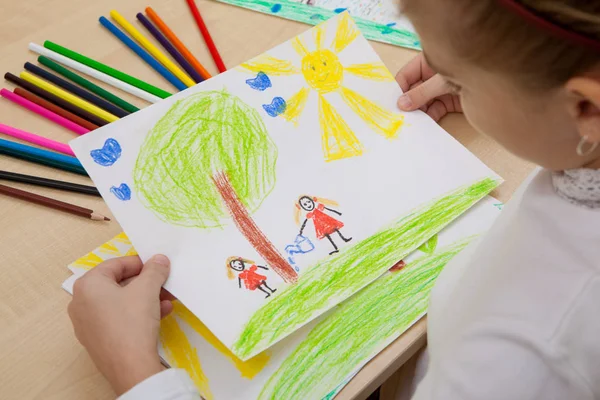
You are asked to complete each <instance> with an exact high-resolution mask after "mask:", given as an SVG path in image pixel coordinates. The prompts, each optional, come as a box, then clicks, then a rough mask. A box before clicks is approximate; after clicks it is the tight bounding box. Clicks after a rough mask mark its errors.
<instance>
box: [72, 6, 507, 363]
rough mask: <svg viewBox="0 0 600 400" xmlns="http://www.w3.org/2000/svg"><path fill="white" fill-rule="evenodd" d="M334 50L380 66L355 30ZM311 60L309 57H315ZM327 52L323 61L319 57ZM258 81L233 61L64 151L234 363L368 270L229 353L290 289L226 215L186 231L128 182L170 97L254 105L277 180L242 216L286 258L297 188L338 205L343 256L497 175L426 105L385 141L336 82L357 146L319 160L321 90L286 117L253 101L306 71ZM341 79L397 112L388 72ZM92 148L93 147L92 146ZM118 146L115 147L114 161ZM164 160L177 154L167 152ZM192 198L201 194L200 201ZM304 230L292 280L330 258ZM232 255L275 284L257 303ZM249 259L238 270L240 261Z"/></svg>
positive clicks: (266, 99) (328, 39)
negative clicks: (163, 260) (160, 264)
mask: <svg viewBox="0 0 600 400" xmlns="http://www.w3.org/2000/svg"><path fill="white" fill-rule="evenodd" d="M344 18H347V15H346V14H345V13H343V14H340V16H338V17H335V18H332V19H331V20H329V21H327V22H326V23H324V24H323V26H321V27H317V28H313V29H311V30H309V31H308V32H306V33H304V34H302V35H300V38H301V39H302V42H303V43H304V45H305V46H306V48H307V51H308V52H314V51H315V40H316V39H315V37H318V36H319V35H318V33H322V34H323V35H322V38H323V40H322V46H324V47H323V48H329V47H330V45H331V43H333V42H334V41H335V38H336V34H337V33H338V31H339V27H338V25H340V26H341V24H342V23H344V21H346V20H345V19H344ZM349 24H351V22H349ZM352 29H355V28H354V27H353V25H350V30H352ZM268 54H269V55H270V56H272V57H276V58H277V59H281V60H289V61H291V64H292V65H293V66H294V68H296V69H298V70H299V69H300V68H301V64H302V58H301V57H300V55H299V54H298V53H297V52H296V51H295V50H294V48H293V46H292V45H291V42H287V43H284V44H283V45H281V46H278V47H276V48H274V49H272V50H271V51H269V52H268ZM311 54H314V53H311ZM336 57H338V58H339V61H340V63H341V64H342V65H343V66H345V67H346V68H348V67H349V66H351V65H357V64H365V63H375V64H376V65H377V64H379V63H381V61H380V59H379V57H378V56H377V55H376V53H375V52H374V51H373V49H372V48H371V47H370V45H369V44H368V42H367V41H366V40H365V39H364V38H363V37H362V36H360V35H359V36H358V37H357V38H356V39H355V40H354V41H352V42H351V43H349V44H348V45H347V47H345V48H344V49H343V50H341V51H340V52H339V54H337V55H336ZM321 58H322V57H321ZM321 58H319V57H317V60H320V59H321ZM327 60H328V59H325V58H323V60H321V61H322V62H325V61H327ZM305 66H306V65H305ZM321 72H323V71H321ZM325 72H326V71H325ZM256 77H258V76H257V74H256V72H251V71H249V69H248V68H236V69H232V70H230V71H228V72H225V73H223V74H221V75H219V76H217V77H215V78H213V79H210V80H208V81H206V82H204V83H202V84H199V85H197V86H194V87H192V88H190V89H188V90H185V91H184V92H181V93H178V94H176V95H174V96H172V97H170V98H168V99H166V100H164V101H162V102H160V103H157V104H155V105H152V106H150V107H148V108H146V109H144V110H141V111H139V112H137V113H135V114H133V115H130V116H128V117H126V118H123V119H121V120H119V121H117V122H114V123H112V124H110V125H107V126H105V127H103V128H100V129H98V130H96V131H94V132H91V133H89V134H87V135H84V136H82V137H80V138H78V139H76V140H74V141H72V142H71V146H72V148H73V150H74V151H75V153H76V154H77V156H78V158H79V159H80V160H81V162H82V164H83V165H84V167H85V168H86V170H87V171H88V173H89V175H90V177H91V178H92V179H93V180H94V182H95V184H96V186H97V187H98V189H99V191H100V192H101V194H102V196H103V197H104V199H105V200H106V202H107V204H108V205H109V207H110V208H111V210H112V212H113V214H114V215H115V216H116V218H117V219H118V221H119V223H120V224H121V226H122V227H123V229H124V231H125V232H126V233H127V235H128V236H129V238H130V239H131V241H132V242H133V244H134V246H135V248H136V249H137V251H138V252H139V254H140V256H141V258H142V260H144V261H145V260H147V259H148V258H150V257H151V256H152V255H154V254H157V253H162V254H165V255H167V256H168V257H169V258H170V259H171V262H172V272H171V277H170V279H169V280H168V282H167V283H166V285H165V288H166V289H168V290H169V291H170V292H171V293H173V294H174V295H175V296H176V297H178V298H179V299H180V300H181V301H182V303H183V304H185V305H186V307H187V308H189V309H190V310H191V311H192V312H193V313H194V314H195V315H196V316H198V317H199V318H200V319H201V320H202V321H203V322H204V323H205V324H206V325H207V326H208V327H209V329H210V330H211V331H212V332H213V333H214V334H215V335H216V336H217V337H218V338H219V339H220V340H221V341H222V342H223V343H224V344H225V345H226V346H227V347H229V348H233V349H234V352H235V353H236V354H238V355H239V356H240V357H241V358H243V359H246V358H248V357H250V356H252V355H254V354H257V353H258V352H260V351H262V350H264V349H265V348H268V347H269V346H271V345H273V344H274V343H276V342H277V341H278V340H281V339H282V338H283V337H285V335H287V334H289V333H291V332H293V331H294V330H296V329H298V328H300V327H301V326H302V325H304V324H306V323H308V322H309V321H310V320H311V319H314V318H316V317H318V316H319V315H321V314H322V313H324V312H325V311H327V309H329V308H331V307H333V306H334V305H335V304H338V303H339V302H341V301H343V300H344V299H345V298H347V297H348V296H349V295H351V294H352V292H356V291H357V290H359V289H360V288H362V287H364V286H365V285H367V284H368V283H369V282H371V281H372V280H373V279H375V278H376V277H377V276H373V277H372V278H369V280H365V281H364V282H363V281H360V282H356V287H354V286H352V287H350V288H347V290H346V292H348V293H344V294H343V295H338V294H335V295H332V294H331V293H322V294H321V295H323V296H326V295H330V298H329V300H328V301H326V302H325V303H324V304H323V305H321V306H319V307H318V308H317V309H315V310H314V312H312V313H311V314H310V315H309V316H307V317H306V318H305V319H303V320H302V321H301V322H299V323H294V324H293V325H290V326H289V327H287V328H286V329H287V330H285V331H283V330H282V332H284V333H281V334H279V336H277V337H275V338H273V339H268V340H267V339H265V342H261V343H260V344H258V345H256V346H254V347H252V348H251V349H246V350H247V351H246V352H245V353H242V352H241V351H239V350H236V347H235V344H236V342H237V341H239V340H240V335H241V333H242V331H243V330H244V326H245V325H246V324H247V323H248V322H249V321H250V319H251V318H252V317H253V315H254V314H255V313H256V312H257V310H259V309H260V308H261V307H263V306H265V305H266V304H267V302H272V301H277V298H278V296H281V295H282V293H284V292H285V291H286V290H292V286H293V285H292V286H289V285H286V284H284V282H283V281H282V279H281V278H280V277H279V276H278V275H277V274H276V273H274V271H273V268H272V265H269V264H268V263H267V262H266V261H265V260H264V259H263V258H262V257H261V256H260V255H259V254H258V253H257V251H256V250H255V248H254V247H253V246H252V245H251V244H250V243H249V242H248V241H247V240H246V238H245V237H244V235H242V234H241V233H240V230H239V229H238V228H237V227H236V225H235V224H234V223H233V221H232V220H230V219H229V220H228V219H225V220H223V221H224V222H223V224H224V226H223V227H222V228H215V229H199V228H196V227H185V226H181V224H180V225H176V224H173V223H168V222H165V217H164V215H160V213H158V212H156V211H153V210H151V209H149V208H147V207H145V206H144V204H143V203H142V200H141V199H140V196H139V193H138V190H137V188H136V186H135V185H134V180H133V175H134V171H135V168H136V160H137V159H138V154H139V153H140V149H141V148H142V145H143V143H144V140H145V139H146V137H147V135H148V132H150V131H151V130H152V129H153V127H154V126H155V125H156V124H157V122H158V121H159V120H160V119H161V117H163V116H164V115H165V114H167V112H168V111H169V110H170V109H171V107H172V106H173V105H174V103H176V102H177V101H178V100H182V99H187V98H190V96H193V95H195V94H199V93H206V92H211V91H227V93H229V94H233V95H235V96H236V97H237V98H238V99H239V100H240V101H242V102H243V103H245V104H247V105H249V106H250V107H252V108H253V109H255V110H256V111H257V112H258V115H260V118H261V119H262V120H263V122H264V125H265V126H266V129H267V131H268V135H269V136H270V138H271V140H272V141H273V143H274V145H275V146H276V147H277V152H278V154H277V162H276V175H277V178H276V184H275V186H274V187H273V189H272V191H271V192H270V193H269V194H268V195H267V196H266V197H265V198H264V199H263V201H262V203H261V206H260V208H259V209H258V210H257V211H256V212H254V213H253V214H252V218H253V220H254V221H255V222H256V224H257V226H258V227H259V228H260V229H261V230H262V232H263V233H264V234H265V235H266V237H267V238H269V239H270V241H271V242H272V243H273V245H274V246H275V247H276V249H277V250H278V251H279V253H280V254H282V255H283V256H284V257H287V255H286V253H285V248H286V246H289V245H291V244H294V241H295V239H296V237H297V235H298V233H299V229H300V228H299V226H298V225H296V223H295V222H294V218H293V215H294V212H295V210H296V209H297V204H298V199H299V197H300V196H303V195H308V196H310V197H312V196H316V197H319V198H325V199H332V200H335V201H336V202H337V203H339V205H336V206H329V207H330V208H332V209H334V210H335V211H337V212H341V213H342V216H338V215H337V214H333V213H332V212H329V211H326V213H329V215H330V216H332V217H334V218H336V219H338V220H339V221H341V222H343V224H344V227H343V228H342V229H341V230H340V232H341V233H342V234H343V235H345V236H344V237H346V238H350V237H351V238H352V241H351V242H350V243H344V242H343V241H342V240H341V238H340V237H339V236H337V233H333V232H332V233H331V237H332V238H333V239H334V242H336V245H337V246H338V247H339V248H340V250H341V254H342V255H343V254H344V252H347V251H348V249H350V248H353V246H356V245H357V244H358V243H361V241H363V240H365V239H367V238H369V237H371V236H372V235H374V234H375V233H377V232H379V231H381V230H382V229H383V228H385V227H387V226H388V225H389V224H390V223H391V222H392V221H395V220H398V219H400V218H402V217H404V216H406V215H408V214H410V213H411V212H412V211H413V210H415V209H416V208H418V207H420V206H421V207H422V206H424V205H425V204H428V203H430V202H431V201H432V200H434V199H437V198H440V197H441V196H444V195H446V194H448V193H450V192H452V191H454V190H457V189H458V188H461V187H464V186H466V185H472V184H473V183H475V182H477V181H480V180H482V179H485V178H490V177H491V178H494V179H496V178H497V176H496V175H495V174H494V173H493V171H491V170H489V169H488V168H487V167H486V166H485V165H484V164H483V163H481V162H480V161H479V160H478V159H477V158H476V157H474V156H473V155H472V154H471V153H469V152H468V151H467V150H466V149H465V148H464V147H462V146H461V145H460V144H459V143H458V142H457V141H456V140H454V139H453V138H452V137H451V136H450V135H448V134H447V133H446V132H444V131H443V130H442V129H441V128H440V127H439V126H438V125H437V124H436V123H435V122H434V121H432V120H431V119H430V118H429V117H427V116H426V115H425V114H424V113H421V112H415V113H410V114H405V115H404V124H403V126H402V127H401V128H400V129H399V130H398V131H397V132H396V136H394V137H393V138H391V139H388V138H385V137H383V136H382V135H381V134H380V133H379V132H376V131H375V129H374V128H373V127H372V125H369V124H367V123H366V122H365V121H364V120H363V119H362V118H361V117H359V116H358V115H357V114H356V113H355V112H354V111H353V110H352V109H351V108H350V107H349V105H348V104H346V103H345V102H344V100H343V99H342V96H341V94H340V92H339V91H340V90H341V89H338V90H336V91H332V92H329V93H325V94H323V97H324V98H325V99H326V100H327V101H328V102H329V104H330V105H331V106H332V107H333V108H334V109H336V110H337V112H338V113H339V115H341V116H342V118H343V119H344V121H345V123H346V124H347V125H348V126H349V127H351V128H352V130H353V131H354V134H355V135H356V137H357V138H358V140H359V141H360V143H361V145H362V147H363V149H364V153H363V155H361V156H357V157H352V158H344V159H340V160H335V161H329V162H327V161H325V159H324V158H325V156H326V152H324V150H323V147H322V137H323V135H322V132H321V126H320V124H319V115H320V112H319V107H318V103H319V101H318V98H319V93H320V92H319V90H316V89H315V90H312V89H311V90H310V92H309V97H308V101H307V103H306V107H305V108H304V110H303V112H302V113H301V114H300V117H299V119H298V121H297V123H296V124H294V123H293V122H289V121H287V120H286V119H285V118H283V117H282V116H281V115H280V116H277V117H271V116H269V115H268V113H267V112H266V110H265V109H264V107H263V105H270V104H271V102H272V101H273V100H274V99H275V98H276V97H281V98H283V99H288V101H290V102H291V100H290V99H291V98H292V96H293V95H294V94H296V93H298V91H299V90H300V89H301V88H303V87H304V88H311V85H310V84H309V83H307V82H308V81H307V80H306V79H307V78H306V77H305V75H303V74H292V75H283V74H278V73H271V74H270V75H269V79H270V82H271V87H270V88H268V89H266V90H264V91H259V90H256V89H255V88H253V87H252V86H251V85H250V84H248V83H247V80H248V79H253V78H256ZM379 78H381V74H380V75H379ZM388 78H389V77H388ZM342 85H343V87H346V88H349V89H351V90H353V91H354V92H356V93H359V94H360V95H361V96H363V97H365V98H367V99H369V100H371V101H373V102H376V103H377V104H378V105H379V107H381V108H382V109H383V110H388V111H386V112H393V113H395V114H396V115H398V114H400V111H399V110H398V109H397V106H396V101H397V99H398V97H399V96H400V94H401V91H400V88H399V87H398V85H397V84H396V82H395V81H393V80H391V78H390V79H388V80H387V81H386V80H382V79H376V80H373V79H366V78H365V77H364V76H362V77H360V76H355V75H354V74H350V73H344V75H343V82H342ZM223 118H225V116H223ZM327 126H330V125H327ZM186 135H188V136H189V137H193V133H190V132H188V133H186ZM190 135H191V136H190ZM188 136H186V137H188ZM112 140H114V141H116V142H118V146H119V148H120V153H119V152H115V151H114V148H111V147H110V146H109V145H108V144H107V141H109V142H111V143H112V144H114V142H112ZM94 151H95V152H96V153H92V152H94ZM178 151H186V150H185V149H172V150H169V151H168V152H170V153H171V154H178V153H177V152H178ZM203 151H205V152H208V153H206V154H213V152H217V151H218V149H216V148H212V149H210V148H207V149H206V150H203ZM98 152H100V158H101V161H102V163H104V164H110V165H100V164H99V163H97V162H96V161H95V160H94V158H93V157H92V154H96V158H97V157H98V156H97V155H98V154H99V153H98ZM103 152H105V153H106V154H104V153H103ZM116 153H119V154H120V155H119V156H118V157H117V156H115V154H116ZM179 154H180V153H179ZM171 157H175V159H177V156H171ZM236 162H239V163H243V162H244V157H243V156H238V158H237V159H236ZM183 170H185V169H183ZM158 173H159V172H157V174H158ZM208 173H211V171H208ZM229 173H235V171H234V170H232V171H229ZM161 174H162V175H160V176H159V175H156V176H153V177H152V178H149V179H150V180H151V181H154V180H160V179H166V178H164V176H165V175H164V172H161ZM122 185H127V186H128V187H129V188H130V190H131V194H130V199H126V200H123V198H127V196H126V195H127V193H126V191H123V190H122V188H123V187H124V186H122ZM183 186H184V187H185V188H186V189H185V190H193V189H190V187H191V186H190V185H188V184H183ZM111 189H112V192H111ZM119 197H120V198H121V199H120V198H119ZM146 203H147V201H146ZM202 204H203V203H202V202H200V205H202ZM200 205H199V206H200ZM306 216H307V214H306V213H303V217H306ZM440 229H441V227H440ZM304 234H305V236H306V237H307V238H308V239H309V240H310V242H311V243H312V244H313V245H314V246H315V247H314V250H313V251H311V252H308V253H306V254H300V255H297V256H296V257H295V258H294V267H295V268H297V270H298V271H299V274H300V279H302V276H303V273H304V272H305V271H306V270H307V269H308V267H309V266H311V265H314V264H315V263H317V261H322V260H327V259H329V257H330V256H329V253H330V252H331V251H332V250H333V247H332V245H331V244H330V243H329V242H328V240H327V239H325V238H322V239H319V238H318V236H317V235H316V231H315V228H314V226H313V224H312V221H308V224H307V227H306V229H305V231H304ZM423 240H425V238H423ZM415 247H416V246H415ZM410 250H412V249H410ZM406 254H408V252H407V253H406ZM232 256H236V257H242V258H244V259H249V260H253V261H255V262H256V264H258V265H259V266H269V267H271V268H270V269H269V270H267V271H265V270H258V272H259V273H261V274H264V276H266V277H267V278H266V283H267V284H268V286H269V287H270V288H271V289H276V290H277V292H275V293H274V294H273V295H272V296H271V297H270V298H269V299H265V294H264V293H262V292H261V291H260V290H244V289H243V286H242V289H240V287H238V280H237V279H234V280H229V279H227V273H226V272H227V264H226V260H227V259H228V258H229V257H232ZM248 265H249V264H248ZM248 265H245V267H246V268H248ZM389 267H390V265H386V266H384V267H383V268H381V270H380V271H378V274H381V273H384V272H385V271H386V270H387V268H389ZM350 289H351V290H350ZM251 334H254V333H253V332H251Z"/></svg>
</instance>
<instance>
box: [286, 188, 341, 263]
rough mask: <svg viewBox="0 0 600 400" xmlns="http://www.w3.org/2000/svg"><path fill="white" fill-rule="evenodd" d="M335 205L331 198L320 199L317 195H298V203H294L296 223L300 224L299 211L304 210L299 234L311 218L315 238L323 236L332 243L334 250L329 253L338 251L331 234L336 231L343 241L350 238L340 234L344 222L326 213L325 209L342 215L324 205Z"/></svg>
mask: <svg viewBox="0 0 600 400" xmlns="http://www.w3.org/2000/svg"><path fill="white" fill-rule="evenodd" d="M337 205H338V204H337V203H336V202H335V201H332V200H327V199H320V198H317V197H309V196H302V197H300V198H299V199H298V203H297V204H296V214H295V219H296V224H298V225H300V213H301V211H302V210H304V211H306V217H305V219H304V222H303V223H302V227H301V228H300V235H302V233H303V232H304V228H306V224H307V223H308V220H309V219H311V220H312V221H313V225H314V226H315V234H316V236H317V239H319V240H321V239H323V238H327V239H328V240H329V242H330V243H331V244H332V246H333V249H334V250H333V251H332V252H331V253H329V254H330V255H331V254H335V253H338V252H339V251H340V250H339V249H338V246H337V245H336V244H335V242H334V241H333V238H332V237H331V235H333V234H334V233H337V234H338V235H339V237H340V238H341V239H342V240H343V241H344V242H349V241H351V240H352V238H346V237H344V235H342V232H341V231H340V229H342V228H343V227H344V223H343V222H341V221H339V220H337V219H335V218H333V217H332V216H330V215H328V214H327V213H326V211H329V212H331V213H334V214H337V215H342V213H341V212H339V211H337V210H334V209H333V208H329V207H326V206H331V207H335V206H337Z"/></svg>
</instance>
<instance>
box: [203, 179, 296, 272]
mask: <svg viewBox="0 0 600 400" xmlns="http://www.w3.org/2000/svg"><path fill="white" fill-rule="evenodd" d="M213 182H214V183H215V186H216V187H217V190H218V191H219V193H220V194H221V198H222V199H223V202H224V203H225V205H226V206H227V208H228V209H229V213H230V214H231V218H233V221H234V222H235V225H236V226H237V228H238V229H239V230H240V232H241V233H242V235H244V237H245V238H246V240H248V242H249V243H250V244H251V245H252V247H254V249H255V250H256V252H257V253H258V254H260V256H261V257H262V258H263V260H265V261H266V263H267V264H268V265H269V266H270V267H271V268H272V269H273V271H275V272H277V274H279V276H281V277H282V278H283V280H284V281H285V282H287V283H295V282H296V281H297V280H298V274H297V273H296V271H294V268H292V266H291V265H290V264H289V263H288V262H287V261H286V260H285V258H283V257H282V255H281V254H279V252H278V251H277V249H276V248H275V246H274V245H273V243H271V242H270V241H269V239H268V238H267V236H266V235H265V234H264V233H263V232H262V231H261V230H260V228H259V227H258V226H257V225H256V223H255V222H254V220H253V219H252V217H251V216H250V214H249V213H248V210H247V209H246V207H245V206H244V205H243V204H242V202H241V201H240V199H239V198H238V196H237V194H236V193H235V189H234V188H233V187H232V186H231V183H230V182H229V178H228V177H227V174H225V173H223V172H218V173H216V174H215V175H214V176H213Z"/></svg>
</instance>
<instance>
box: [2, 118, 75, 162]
mask: <svg viewBox="0 0 600 400" xmlns="http://www.w3.org/2000/svg"><path fill="white" fill-rule="evenodd" d="M0 133H4V134H6V135H8V136H12V137H14V138H17V139H21V140H24V141H26V142H29V143H33V144H37V145H38V146H42V147H45V148H47V149H50V150H54V151H58V152H61V153H64V154H68V155H70V156H74V155H75V154H74V153H73V150H71V148H70V147H69V145H68V144H65V143H61V142H57V141H55V140H51V139H48V138H45V137H42V136H39V135H36V134H34V133H29V132H25V131H22V130H20V129H17V128H13V127H10V126H8V125H4V124H0Z"/></svg>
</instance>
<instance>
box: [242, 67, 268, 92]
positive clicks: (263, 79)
mask: <svg viewBox="0 0 600 400" xmlns="http://www.w3.org/2000/svg"><path fill="white" fill-rule="evenodd" d="M246 84H247V85H248V86H250V87H251V88H252V89H254V90H258V91H260V92H264V91H265V90H267V89H268V88H270V87H272V86H273V85H272V84H271V80H270V79H269V76H268V75H267V74H265V73H264V72H262V71H259V73H258V74H256V78H251V79H246Z"/></svg>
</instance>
